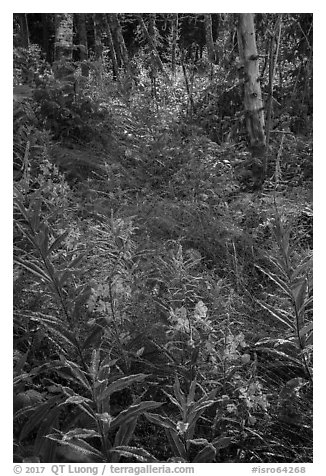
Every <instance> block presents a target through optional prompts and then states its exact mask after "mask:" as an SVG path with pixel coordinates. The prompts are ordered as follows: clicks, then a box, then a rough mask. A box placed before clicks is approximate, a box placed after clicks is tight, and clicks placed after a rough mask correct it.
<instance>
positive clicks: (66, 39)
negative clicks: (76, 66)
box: [54, 13, 73, 61]
mask: <svg viewBox="0 0 326 476" xmlns="http://www.w3.org/2000/svg"><path fill="white" fill-rule="evenodd" d="M72 48H73V13H56V14H55V45H54V56H55V60H56V61H59V60H61V59H66V60H72Z"/></svg>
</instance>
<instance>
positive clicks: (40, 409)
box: [19, 395, 62, 441]
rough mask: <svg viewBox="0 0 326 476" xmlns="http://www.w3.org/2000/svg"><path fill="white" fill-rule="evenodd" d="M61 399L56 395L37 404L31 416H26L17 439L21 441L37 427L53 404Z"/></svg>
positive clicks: (57, 403)
mask: <svg viewBox="0 0 326 476" xmlns="http://www.w3.org/2000/svg"><path fill="white" fill-rule="evenodd" d="M61 401H62V397H61V395H59V396H58V395H56V396H54V397H52V398H50V399H49V400H47V401H46V402H45V403H43V404H38V405H37V407H36V409H35V410H34V411H33V413H32V414H31V416H30V417H29V418H28V420H27V421H26V423H25V424H24V426H23V428H22V430H21V432H20V435H19V441H23V440H24V439H25V438H26V437H27V436H29V434H30V433H31V432H32V431H33V430H34V429H35V428H36V427H39V425H40V424H41V423H42V421H43V420H44V418H46V417H47V415H48V414H49V412H50V411H51V410H52V409H53V407H54V406H56V405H59V403H60V402H61Z"/></svg>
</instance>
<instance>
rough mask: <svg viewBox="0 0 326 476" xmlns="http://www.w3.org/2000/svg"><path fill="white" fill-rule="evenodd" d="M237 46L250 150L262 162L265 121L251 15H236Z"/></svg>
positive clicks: (264, 143) (252, 17) (252, 15)
mask: <svg viewBox="0 0 326 476" xmlns="http://www.w3.org/2000/svg"><path fill="white" fill-rule="evenodd" d="M238 44H239V54H240V61H241V67H242V68H243V79H244V109H245V114H246V125H247V130H248V134H249V144H250V150H251V153H252V156H253V157H257V158H259V159H261V160H263V158H264V155H265V150H266V137H265V130H264V127H265V120H264V107H263V100H262V94H261V88H260V74H259V67H258V53H257V46H256V37H255V26H254V14H253V13H239V14H238Z"/></svg>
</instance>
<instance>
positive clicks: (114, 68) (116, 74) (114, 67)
mask: <svg viewBox="0 0 326 476" xmlns="http://www.w3.org/2000/svg"><path fill="white" fill-rule="evenodd" d="M108 15H109V14H106V15H105V28H106V32H107V35H108V41H109V48H110V56H111V61H112V71H113V79H114V80H117V81H119V64H118V60H117V55H116V51H115V47H114V42H113V38H112V32H111V28H110V24H109V21H108Z"/></svg>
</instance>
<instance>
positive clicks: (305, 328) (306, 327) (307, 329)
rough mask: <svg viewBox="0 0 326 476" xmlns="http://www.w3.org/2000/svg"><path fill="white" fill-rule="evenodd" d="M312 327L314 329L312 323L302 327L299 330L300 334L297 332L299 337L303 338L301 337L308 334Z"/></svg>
mask: <svg viewBox="0 0 326 476" xmlns="http://www.w3.org/2000/svg"><path fill="white" fill-rule="evenodd" d="M313 327H314V325H313V323H312V322H309V324H307V325H306V326H304V327H303V328H302V329H301V330H300V332H299V334H300V337H303V336H305V335H306V334H308V332H310V331H312V330H313Z"/></svg>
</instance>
